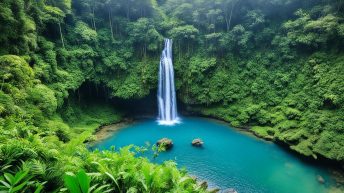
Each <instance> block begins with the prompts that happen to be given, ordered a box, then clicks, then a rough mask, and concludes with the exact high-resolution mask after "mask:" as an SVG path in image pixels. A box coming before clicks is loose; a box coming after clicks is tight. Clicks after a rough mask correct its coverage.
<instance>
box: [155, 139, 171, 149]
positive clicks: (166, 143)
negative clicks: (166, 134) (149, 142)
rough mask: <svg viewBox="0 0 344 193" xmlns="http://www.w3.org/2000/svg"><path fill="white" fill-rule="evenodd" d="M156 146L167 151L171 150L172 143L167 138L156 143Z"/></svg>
mask: <svg viewBox="0 0 344 193" xmlns="http://www.w3.org/2000/svg"><path fill="white" fill-rule="evenodd" d="M156 145H157V146H159V147H164V148H165V149H166V150H168V149H171V148H172V146H173V141H172V140H171V139H168V138H162V139H160V140H159V141H158V142H156Z"/></svg>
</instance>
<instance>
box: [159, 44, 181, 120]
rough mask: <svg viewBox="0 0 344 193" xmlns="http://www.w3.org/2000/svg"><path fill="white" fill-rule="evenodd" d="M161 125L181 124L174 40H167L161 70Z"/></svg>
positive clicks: (161, 60)
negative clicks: (177, 98)
mask: <svg viewBox="0 0 344 193" xmlns="http://www.w3.org/2000/svg"><path fill="white" fill-rule="evenodd" d="M158 105H159V119H158V121H159V124H161V125H174V124H176V123H178V122H179V118H178V114H177V102H176V91H175V87H174V71H173V63H172V40H171V39H165V48H164V50H163V51H162V55H161V59H160V69H159V87H158Z"/></svg>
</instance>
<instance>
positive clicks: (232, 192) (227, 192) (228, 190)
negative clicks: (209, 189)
mask: <svg viewBox="0 0 344 193" xmlns="http://www.w3.org/2000/svg"><path fill="white" fill-rule="evenodd" d="M221 193H238V192H237V191H236V190H234V189H233V188H229V189H226V190H223V191H221Z"/></svg>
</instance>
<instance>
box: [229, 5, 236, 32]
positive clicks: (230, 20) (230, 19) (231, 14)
mask: <svg viewBox="0 0 344 193" xmlns="http://www.w3.org/2000/svg"><path fill="white" fill-rule="evenodd" d="M235 4H236V2H235V1H233V2H232V9H231V13H230V15H229V21H228V29H230V27H231V22H232V16H233V10H234V7H235Z"/></svg>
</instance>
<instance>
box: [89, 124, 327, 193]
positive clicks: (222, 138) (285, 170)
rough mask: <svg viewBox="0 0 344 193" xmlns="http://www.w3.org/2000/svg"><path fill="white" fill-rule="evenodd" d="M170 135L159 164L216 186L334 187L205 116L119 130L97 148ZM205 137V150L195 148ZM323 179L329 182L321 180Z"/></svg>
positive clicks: (266, 192)
mask: <svg viewBox="0 0 344 193" xmlns="http://www.w3.org/2000/svg"><path fill="white" fill-rule="evenodd" d="M163 137H168V138H170V139H172V140H173V142H174V146H173V148H172V149H171V150H170V151H168V152H163V153H161V154H160V155H159V156H158V158H156V159H155V160H153V159H152V155H151V154H147V155H146V156H147V157H149V158H150V159H152V161H154V162H158V163H161V162H163V161H165V160H175V161H176V162H177V164H178V167H184V168H186V169H187V170H188V171H189V173H190V174H191V175H195V176H197V177H198V178H200V179H203V180H206V181H208V183H209V185H210V186H211V187H219V188H221V189H226V188H234V189H235V190H237V191H238V192H239V193H323V192H327V190H328V188H329V186H330V185H331V184H332V180H331V178H330V175H329V172H328V171H327V170H325V169H324V168H320V167H315V166H312V165H310V164H307V163H304V162H303V161H301V160H299V159H298V158H296V157H295V156H293V155H291V154H290V153H288V152H286V151H284V150H283V149H281V148H280V147H279V146H277V145H275V144H273V143H271V142H265V141H262V140H260V139H257V138H255V137H252V136H249V135H247V134H243V133H240V132H238V131H237V130H235V129H232V128H230V127H229V126H227V125H225V124H224V123H222V122H217V121H212V120H208V119H202V118H183V119H182V123H180V124H177V125H174V126H164V125H159V124H158V123H157V122H156V121H155V120H143V121H139V122H137V123H134V124H132V125H128V126H126V127H125V128H123V129H121V130H119V131H118V132H116V133H115V134H114V135H113V136H112V137H110V138H108V139H106V140H104V141H101V142H99V143H98V144H96V145H95V146H94V147H93V148H98V149H109V148H110V147H111V146H115V147H116V148H118V147H123V146H126V145H129V144H135V145H138V146H144V145H145V143H146V142H150V143H151V144H154V143H155V142H156V141H157V140H159V139H161V138H163ZM194 138H202V139H203V141H204V143H205V144H204V147H203V148H196V147H193V146H191V141H192V140H193V139H194ZM318 175H321V176H322V177H323V178H324V179H325V180H326V183H325V184H320V183H319V182H318V181H317V176H318Z"/></svg>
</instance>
